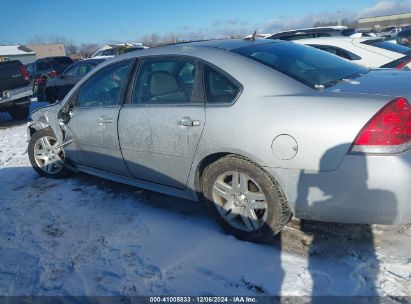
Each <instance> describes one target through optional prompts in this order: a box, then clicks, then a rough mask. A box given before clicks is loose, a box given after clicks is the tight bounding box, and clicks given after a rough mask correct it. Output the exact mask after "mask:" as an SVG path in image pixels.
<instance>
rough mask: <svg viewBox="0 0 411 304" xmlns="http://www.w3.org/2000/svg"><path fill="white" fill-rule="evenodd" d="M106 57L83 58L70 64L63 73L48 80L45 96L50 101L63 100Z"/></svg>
mask: <svg viewBox="0 0 411 304" xmlns="http://www.w3.org/2000/svg"><path fill="white" fill-rule="evenodd" d="M103 61H104V59H87V60H81V61H77V62H75V63H73V64H72V65H70V66H69V67H68V68H67V69H66V70H65V71H64V72H63V73H62V74H61V75H57V77H55V78H51V79H48V80H47V83H46V87H45V97H46V100H47V101H48V102H50V103H53V102H55V101H56V100H63V98H64V97H65V96H66V95H67V93H68V92H69V91H70V90H71V89H72V88H73V87H74V85H75V84H76V83H77V82H78V81H79V80H80V79H81V78H82V77H83V76H84V75H86V74H87V73H88V72H89V71H91V70H92V69H93V68H94V67H96V66H97V65H98V64H99V63H101V62H103Z"/></svg>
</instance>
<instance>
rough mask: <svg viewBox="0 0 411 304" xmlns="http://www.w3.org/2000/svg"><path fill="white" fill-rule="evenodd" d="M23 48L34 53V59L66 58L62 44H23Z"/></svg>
mask: <svg viewBox="0 0 411 304" xmlns="http://www.w3.org/2000/svg"><path fill="white" fill-rule="evenodd" d="M24 47H26V48H27V49H29V50H31V51H33V52H35V53H36V58H37V59H40V58H44V57H50V56H66V49H65V48H64V44H62V43H57V44H25V45H24Z"/></svg>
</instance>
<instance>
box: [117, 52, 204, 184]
mask: <svg viewBox="0 0 411 304" xmlns="http://www.w3.org/2000/svg"><path fill="white" fill-rule="evenodd" d="M198 70H199V65H198V64H197V63H196V62H195V61H193V60H191V59H188V58H185V57H176V58H163V59H162V58H158V57H157V58H156V59H144V60H142V61H141V62H140V67H139V69H138V74H137V76H136V77H135V81H134V89H133V94H132V97H131V98H130V103H129V104H127V105H125V106H124V107H123V108H122V109H121V111H120V116H119V117H120V118H119V130H118V132H119V139H120V145H121V150H122V153H123V157H124V159H125V161H126V165H127V167H128V169H129V171H130V172H131V174H132V175H133V176H134V177H135V178H138V179H141V180H145V181H150V182H154V183H158V184H162V185H167V186H171V187H176V188H181V189H183V188H185V186H186V183H187V179H188V175H189V173H190V169H191V165H192V162H193V158H194V154H195V152H196V149H197V145H198V143H199V140H200V137H201V133H202V130H203V128H204V124H205V107H204V98H203V97H202V88H201V85H200V84H201V83H202V81H201V78H200V77H201V73H199V72H198Z"/></svg>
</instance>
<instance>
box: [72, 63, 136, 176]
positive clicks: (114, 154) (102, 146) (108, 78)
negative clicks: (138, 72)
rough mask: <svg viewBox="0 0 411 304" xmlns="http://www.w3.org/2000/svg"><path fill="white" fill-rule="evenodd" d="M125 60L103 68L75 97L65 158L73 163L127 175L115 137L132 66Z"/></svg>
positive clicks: (116, 136) (116, 137)
mask: <svg viewBox="0 0 411 304" xmlns="http://www.w3.org/2000/svg"><path fill="white" fill-rule="evenodd" d="M133 63H134V61H132V60H124V61H120V62H117V63H114V64H111V65H109V66H106V67H104V68H103V69H101V70H99V71H98V72H97V73H95V74H94V75H93V76H92V77H91V78H90V79H88V81H86V82H85V83H84V84H83V85H82V86H81V87H80V88H79V89H78V91H77V92H76V93H75V97H74V101H73V103H74V106H73V107H72V110H71V118H70V120H69V122H68V123H67V125H66V141H71V143H70V144H69V145H67V146H66V148H65V150H66V154H67V156H68V157H69V159H70V160H72V161H73V162H75V163H77V164H80V165H84V166H88V167H92V168H96V169H100V170H104V171H109V172H112V173H116V174H121V175H129V174H128V171H127V168H126V166H125V164H124V160H123V157H122V154H121V151H120V146H119V140H118V135H117V122H118V115H119V111H120V107H121V103H122V100H123V98H124V92H125V88H126V84H127V82H128V78H129V73H130V70H131V66H132V65H133Z"/></svg>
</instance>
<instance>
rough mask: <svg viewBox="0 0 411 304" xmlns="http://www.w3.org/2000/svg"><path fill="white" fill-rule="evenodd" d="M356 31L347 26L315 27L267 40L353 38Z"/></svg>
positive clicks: (273, 35) (279, 33)
mask: <svg viewBox="0 0 411 304" xmlns="http://www.w3.org/2000/svg"><path fill="white" fill-rule="evenodd" d="M355 33H356V31H355V29H351V28H348V27H346V26H327V27H315V28H306V29H297V30H291V31H283V32H278V33H275V34H272V35H271V36H268V37H267V38H270V39H280V40H288V41H292V40H298V39H307V38H317V37H334V36H343V37H344V36H345V37H348V36H351V35H353V34H355Z"/></svg>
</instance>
